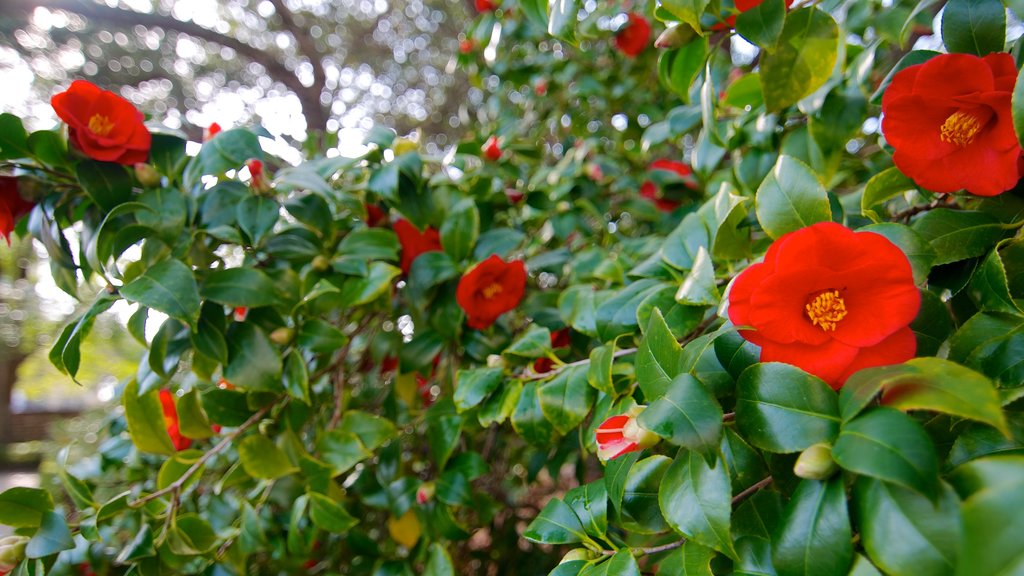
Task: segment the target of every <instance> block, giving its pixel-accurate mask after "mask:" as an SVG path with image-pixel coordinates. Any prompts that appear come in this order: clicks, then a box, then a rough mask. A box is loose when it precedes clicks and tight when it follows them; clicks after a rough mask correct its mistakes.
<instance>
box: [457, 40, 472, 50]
mask: <svg viewBox="0 0 1024 576" xmlns="http://www.w3.org/2000/svg"><path fill="white" fill-rule="evenodd" d="M473 46H474V45H473V41H472V40H470V39H468V38H467V39H466V40H463V41H461V42H459V52H461V53H462V54H469V53H470V52H472V51H473Z"/></svg>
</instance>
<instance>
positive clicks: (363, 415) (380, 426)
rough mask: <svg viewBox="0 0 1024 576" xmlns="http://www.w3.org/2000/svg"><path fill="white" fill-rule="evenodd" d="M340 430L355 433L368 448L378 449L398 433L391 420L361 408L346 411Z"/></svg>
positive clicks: (339, 426)
mask: <svg viewBox="0 0 1024 576" xmlns="http://www.w3.org/2000/svg"><path fill="white" fill-rule="evenodd" d="M338 430H341V431H342V432H347V433H351V434H355V435H356V436H357V437H358V438H359V441H360V442H362V443H363V446H365V447H366V449H367V450H376V449H377V448H379V447H381V446H382V445H384V444H385V443H386V442H387V441H389V440H391V439H392V438H394V437H395V436H396V435H397V434H398V430H397V429H396V428H395V425H394V423H392V422H391V420H388V419H387V418H382V417H380V416H374V415H373V414H369V413H367V412H360V411H359V410H349V411H347V412H345V414H344V415H342V417H341V423H340V424H339V425H338Z"/></svg>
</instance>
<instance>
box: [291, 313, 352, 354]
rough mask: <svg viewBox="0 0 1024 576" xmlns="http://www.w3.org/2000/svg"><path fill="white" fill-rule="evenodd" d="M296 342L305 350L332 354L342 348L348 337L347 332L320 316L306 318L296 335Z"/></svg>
mask: <svg viewBox="0 0 1024 576" xmlns="http://www.w3.org/2000/svg"><path fill="white" fill-rule="evenodd" d="M295 342H296V343H297V344H298V345H299V347H301V348H302V349H304V350H309V351H310V352H316V353H319V354H330V353H331V352H334V351H335V350H340V349H341V348H342V347H343V346H344V345H345V343H346V342H348V337H347V336H345V334H344V333H343V332H342V331H341V330H339V329H337V328H335V327H334V326H332V325H331V324H328V323H327V322H324V321H323V320H320V319H318V318H313V319H311V320H306V321H305V322H303V324H302V328H300V329H299V333H298V334H297V335H296V338H295Z"/></svg>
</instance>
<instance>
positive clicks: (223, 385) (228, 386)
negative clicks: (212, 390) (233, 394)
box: [217, 378, 235, 390]
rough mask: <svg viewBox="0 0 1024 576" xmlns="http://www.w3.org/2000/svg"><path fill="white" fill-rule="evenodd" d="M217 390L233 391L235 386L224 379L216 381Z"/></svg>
mask: <svg viewBox="0 0 1024 576" xmlns="http://www.w3.org/2000/svg"><path fill="white" fill-rule="evenodd" d="M217 388H220V389H221V390H234V389H235V385H234V384H232V383H231V382H228V381H227V380H225V379H224V378H221V379H220V380H218V381H217Z"/></svg>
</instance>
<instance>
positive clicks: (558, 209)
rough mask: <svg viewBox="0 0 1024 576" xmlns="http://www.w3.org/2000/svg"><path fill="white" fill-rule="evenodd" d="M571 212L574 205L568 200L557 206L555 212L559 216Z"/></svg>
mask: <svg viewBox="0 0 1024 576" xmlns="http://www.w3.org/2000/svg"><path fill="white" fill-rule="evenodd" d="M569 210H572V204H569V201H568V200H562V201H561V202H559V203H558V204H555V211H556V212H558V213H559V214H565V213H566V212H568V211H569Z"/></svg>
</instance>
